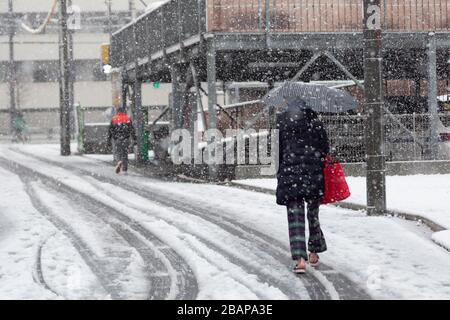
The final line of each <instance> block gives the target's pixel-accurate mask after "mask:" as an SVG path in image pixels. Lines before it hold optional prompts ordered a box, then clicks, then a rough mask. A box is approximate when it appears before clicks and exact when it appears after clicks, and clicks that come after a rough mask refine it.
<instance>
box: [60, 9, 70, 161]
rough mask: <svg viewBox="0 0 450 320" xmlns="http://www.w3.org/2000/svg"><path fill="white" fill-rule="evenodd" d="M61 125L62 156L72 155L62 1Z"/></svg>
mask: <svg viewBox="0 0 450 320" xmlns="http://www.w3.org/2000/svg"><path fill="white" fill-rule="evenodd" d="M59 20H60V39H61V42H60V48H59V64H60V94H61V97H60V106H59V110H60V125H61V155H62V156H69V155H70V79H69V77H70V71H69V34H68V33H69V32H68V31H69V30H68V28H67V0H60V3H59Z"/></svg>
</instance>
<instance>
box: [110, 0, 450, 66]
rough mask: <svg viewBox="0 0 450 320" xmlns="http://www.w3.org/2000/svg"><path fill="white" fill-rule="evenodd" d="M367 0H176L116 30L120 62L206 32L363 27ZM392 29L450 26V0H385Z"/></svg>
mask: <svg viewBox="0 0 450 320" xmlns="http://www.w3.org/2000/svg"><path fill="white" fill-rule="evenodd" d="M362 3H363V2H362V1H361V0H172V1H170V2H168V3H166V4H164V5H162V6H161V7H159V8H157V9H155V10H153V11H151V12H149V13H146V14H144V15H142V16H141V17H139V18H138V19H137V20H136V21H135V22H133V23H130V24H128V25H127V26H125V27H123V28H122V29H120V30H119V31H117V32H115V33H114V35H113V37H112V43H111V61H112V64H113V65H114V66H123V65H125V64H127V63H131V62H134V61H135V59H136V58H145V57H148V56H150V55H152V54H155V53H158V52H164V50H165V49H168V48H170V47H171V46H174V45H180V46H183V42H184V41H186V40H187V39H190V38H192V37H193V36H195V35H200V34H202V33H205V32H227V33H228V32H238V33H249V32H253V33H254V32H301V33H307V32H329V33H333V32H358V31H362ZM382 12H383V16H382V22H383V26H384V27H383V28H384V29H385V30H386V31H392V32H419V31H424V32H429V31H450V1H448V0H432V1H428V0H410V1H399V0H383V1H382Z"/></svg>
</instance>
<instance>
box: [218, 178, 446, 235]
mask: <svg viewBox="0 0 450 320" xmlns="http://www.w3.org/2000/svg"><path fill="white" fill-rule="evenodd" d="M226 184H227V185H230V186H233V187H236V188H240V189H243V190H247V191H254V192H259V193H265V194H270V195H275V191H274V190H271V189H267V188H262V187H253V186H249V185H245V184H241V183H238V182H227V183H226ZM331 206H334V207H337V208H342V209H349V210H354V211H366V206H364V205H361V204H357V203H353V202H338V203H335V204H331ZM382 216H394V217H400V218H403V219H405V220H408V221H418V222H422V223H423V224H425V225H426V226H427V227H428V228H430V229H431V230H432V231H433V232H439V231H444V230H447V229H446V228H444V227H443V226H442V225H440V224H438V223H436V222H434V221H432V220H430V219H428V218H425V217H422V216H420V215H417V214H413V213H407V212H402V211H399V210H392V209H388V210H386V212H385V214H383V215H382Z"/></svg>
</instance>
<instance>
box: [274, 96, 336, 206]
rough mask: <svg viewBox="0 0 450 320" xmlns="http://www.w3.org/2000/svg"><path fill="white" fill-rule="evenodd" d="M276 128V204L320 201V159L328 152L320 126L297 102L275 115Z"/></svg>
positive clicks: (309, 111)
mask: <svg viewBox="0 0 450 320" xmlns="http://www.w3.org/2000/svg"><path fill="white" fill-rule="evenodd" d="M277 128H278V129H279V138H280V140H279V166H278V173H277V179H278V186H277V192H276V195H277V204H279V205H287V204H288V203H289V202H291V201H302V200H315V199H320V198H322V196H323V189H324V180H323V168H324V157H325V155H327V154H328V153H329V151H330V150H329V148H330V147H329V142H328V137H327V133H326V131H325V129H324V126H323V123H322V122H321V121H320V120H319V119H318V118H317V114H316V113H315V112H313V111H311V110H309V109H305V105H304V102H303V101H298V100H297V101H294V102H291V103H290V104H289V105H288V108H287V109H286V110H285V111H284V112H282V113H280V114H279V115H278V116H277Z"/></svg>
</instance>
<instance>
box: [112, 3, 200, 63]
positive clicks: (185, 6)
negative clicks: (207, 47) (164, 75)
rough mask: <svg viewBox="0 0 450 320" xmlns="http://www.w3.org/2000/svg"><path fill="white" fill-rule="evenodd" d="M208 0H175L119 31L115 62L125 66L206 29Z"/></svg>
mask: <svg viewBox="0 0 450 320" xmlns="http://www.w3.org/2000/svg"><path fill="white" fill-rule="evenodd" d="M205 5H206V0H172V1H170V2H168V3H166V4H164V5H162V6H160V7H159V8H157V9H155V10H153V11H151V12H149V13H146V14H144V15H142V16H141V17H139V18H138V19H137V20H136V21H134V22H133V23H130V24H128V25H126V26H125V27H123V28H122V29H120V30H119V31H117V32H115V33H114V34H113V37H112V41H111V63H112V65H114V66H123V65H125V64H127V63H130V62H134V61H135V59H139V58H141V59H142V58H146V57H148V56H150V55H152V54H154V53H157V52H161V51H164V50H166V49H168V48H170V47H171V46H174V45H181V46H182V45H183V41H185V40H187V39H189V38H191V37H193V36H195V35H198V34H201V33H204V32H206V9H205V7H204V6H205Z"/></svg>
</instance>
